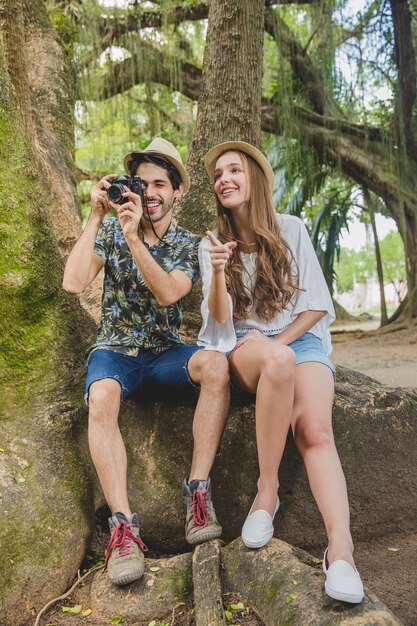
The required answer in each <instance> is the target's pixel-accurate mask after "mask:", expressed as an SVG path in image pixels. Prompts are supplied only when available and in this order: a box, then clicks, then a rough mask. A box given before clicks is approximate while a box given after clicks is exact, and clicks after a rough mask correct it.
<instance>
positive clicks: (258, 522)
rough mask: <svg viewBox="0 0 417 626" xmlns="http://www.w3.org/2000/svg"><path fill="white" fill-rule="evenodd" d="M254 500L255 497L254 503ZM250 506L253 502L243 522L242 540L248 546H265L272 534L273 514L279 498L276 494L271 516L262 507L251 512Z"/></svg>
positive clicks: (277, 506) (276, 508)
mask: <svg viewBox="0 0 417 626" xmlns="http://www.w3.org/2000/svg"><path fill="white" fill-rule="evenodd" d="M256 497H257V496H256ZM255 501H256V498H255V500H254V503H255ZM252 508H253V504H252V506H251V510H250V511H249V515H248V516H247V518H246V521H245V523H244V524H243V528H242V540H243V543H244V544H245V546H247V547H248V548H262V546H266V544H267V543H268V541H270V540H271V539H272V536H273V534H274V524H273V522H274V517H275V514H276V512H277V511H278V509H279V498H278V496H277V503H276V505H275V511H274V515H273V516H272V517H271V516H270V514H269V513H268V511H264V510H263V509H259V510H258V511H255V512H254V513H251V511H252Z"/></svg>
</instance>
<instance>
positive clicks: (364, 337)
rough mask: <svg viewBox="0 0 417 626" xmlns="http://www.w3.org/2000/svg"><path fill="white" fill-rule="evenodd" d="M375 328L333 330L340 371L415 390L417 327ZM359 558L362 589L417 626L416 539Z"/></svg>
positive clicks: (360, 550)
mask: <svg viewBox="0 0 417 626" xmlns="http://www.w3.org/2000/svg"><path fill="white" fill-rule="evenodd" d="M377 327H378V322H377V321H369V322H361V323H339V324H337V325H334V326H333V327H332V338H333V354H332V358H333V361H334V362H335V364H336V366H337V365H344V366H345V367H349V368H351V369H354V370H357V371H359V372H361V373H363V374H366V375H367V376H370V377H371V378H375V379H376V380H378V381H379V382H381V383H383V384H385V385H388V386H390V387H414V388H416V387H417V326H415V325H414V326H407V327H404V326H401V325H398V326H396V327H394V330H390V331H389V332H387V331H385V330H383V329H381V330H376V329H377ZM416 471H417V470H416ZM388 548H396V549H397V551H396V552H393V551H390V550H389V549H388ZM355 557H356V563H357V567H358V569H359V570H360V572H361V574H362V578H363V581H364V584H365V585H367V586H369V587H370V588H371V589H372V591H374V592H375V593H376V594H377V595H378V597H379V598H380V599H381V600H382V601H383V602H385V604H386V605H387V606H388V607H389V608H390V609H391V610H392V611H393V613H394V614H395V615H396V616H397V617H398V618H399V619H400V620H401V621H402V623H403V624H404V625H405V626H417V604H416V599H417V595H416V588H417V534H415V535H414V536H409V537H404V536H401V535H398V536H390V537H387V536H384V537H381V538H380V539H378V540H374V541H372V543H371V544H366V543H359V542H357V543H356V551H355Z"/></svg>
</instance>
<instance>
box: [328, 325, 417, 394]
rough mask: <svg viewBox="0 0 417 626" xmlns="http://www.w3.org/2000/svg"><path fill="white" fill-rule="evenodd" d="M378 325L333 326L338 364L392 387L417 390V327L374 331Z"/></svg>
mask: <svg viewBox="0 0 417 626" xmlns="http://www.w3.org/2000/svg"><path fill="white" fill-rule="evenodd" d="M376 326H377V322H365V323H361V324H355V323H349V324H348V323H346V324H343V325H342V324H338V325H335V326H334V327H332V338H333V353H332V359H333V361H334V362H335V363H336V365H344V366H345V367H349V368H350V369H354V370H357V371H358V372H361V373H362V374H366V375H367V376H370V377H371V378H375V379H376V380H378V381H379V382H381V383H383V384H384V385H388V386H390V387H417V327H416V326H411V327H407V328H405V327H398V329H397V330H395V331H393V332H381V331H377V332H374V330H373V329H375V327H376Z"/></svg>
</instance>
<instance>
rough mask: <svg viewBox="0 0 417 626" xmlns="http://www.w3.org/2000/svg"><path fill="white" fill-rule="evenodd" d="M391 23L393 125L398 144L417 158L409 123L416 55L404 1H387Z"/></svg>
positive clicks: (406, 4) (412, 156)
mask: <svg viewBox="0 0 417 626" xmlns="http://www.w3.org/2000/svg"><path fill="white" fill-rule="evenodd" d="M391 9H392V20H393V23H394V52H395V63H396V66H397V69H398V81H397V106H396V125H397V131H398V143H399V145H402V146H405V147H406V152H407V155H408V156H409V157H410V158H412V159H413V160H417V144H416V138H415V134H414V128H413V124H412V114H413V107H414V103H415V100H416V56H415V51H414V47H413V37H412V32H411V14H410V9H409V6H408V3H407V1H406V0H391Z"/></svg>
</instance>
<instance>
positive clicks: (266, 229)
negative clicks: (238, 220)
mask: <svg viewBox="0 0 417 626" xmlns="http://www.w3.org/2000/svg"><path fill="white" fill-rule="evenodd" d="M226 152H237V153H238V154H239V155H240V157H241V159H242V163H243V170H244V173H245V175H246V180H247V181H248V183H249V199H248V201H247V208H248V213H249V224H250V227H251V228H252V230H253V232H254V233H255V235H256V244H257V248H256V250H257V252H258V261H257V268H256V281H255V285H254V287H253V290H252V292H251V293H248V290H247V289H245V288H244V286H243V274H244V272H245V268H244V266H243V264H242V260H241V258H240V254H237V253H236V252H239V250H241V249H242V248H241V247H242V244H244V242H242V241H240V240H239V232H238V230H237V227H236V224H235V221H234V219H233V213H232V211H231V210H230V209H227V208H225V207H224V206H223V205H222V204H221V202H220V201H219V199H218V198H217V196H216V201H217V222H216V228H217V232H218V238H219V239H220V241H221V242H222V243H226V242H228V241H237V242H238V245H237V248H236V250H235V251H234V253H233V255H232V257H231V258H230V260H229V262H228V263H227V264H226V269H225V276H226V285H227V289H228V291H229V293H230V295H231V297H232V302H233V316H234V318H235V320H242V319H245V318H246V317H247V313H248V309H249V308H251V307H252V306H253V307H254V309H255V311H256V313H257V315H258V317H259V318H260V319H263V320H268V321H269V320H271V319H272V318H273V317H274V316H275V315H276V313H278V312H280V311H282V310H283V309H285V307H286V306H287V305H288V304H289V303H290V302H291V299H292V297H293V296H294V294H295V292H296V291H298V290H299V287H298V275H297V274H296V273H295V272H294V269H293V265H292V253H291V250H290V249H289V247H288V245H287V244H286V242H285V241H284V240H283V239H282V237H281V229H280V227H279V224H278V222H277V219H276V212H275V209H274V206H273V204H272V196H271V192H270V190H269V186H268V182H267V179H266V177H265V174H264V172H263V171H262V169H261V168H260V166H259V165H258V163H257V162H256V161H255V160H254V159H252V157H250V156H249V155H247V154H245V153H243V152H241V151H240V150H228V151H226Z"/></svg>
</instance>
